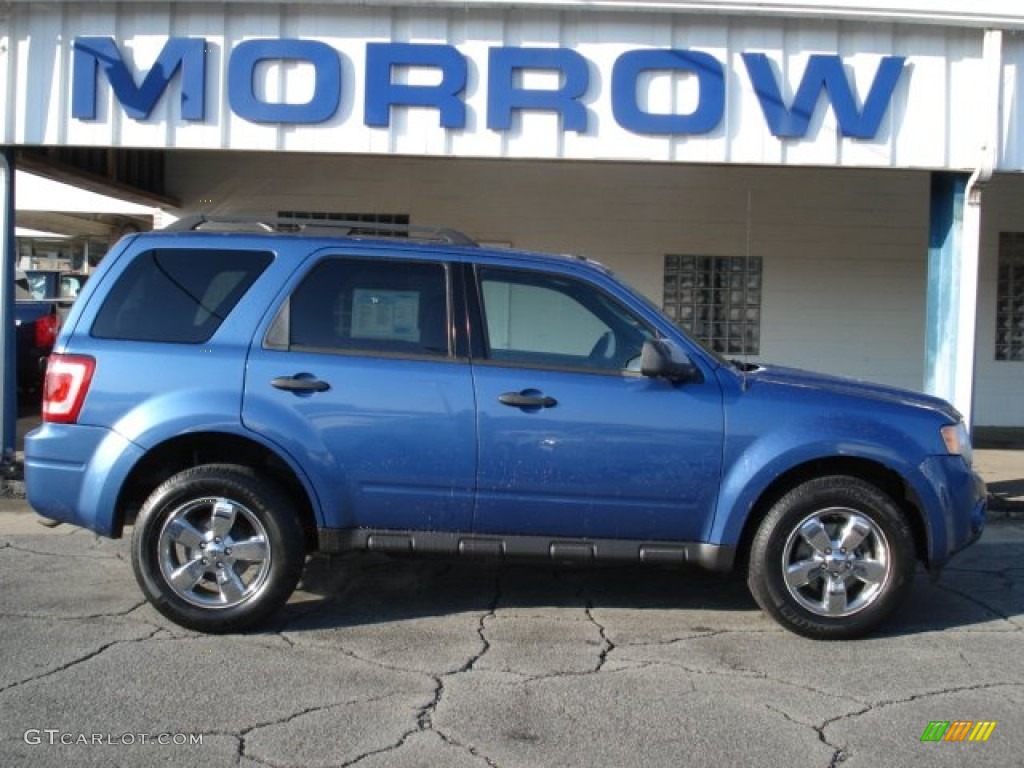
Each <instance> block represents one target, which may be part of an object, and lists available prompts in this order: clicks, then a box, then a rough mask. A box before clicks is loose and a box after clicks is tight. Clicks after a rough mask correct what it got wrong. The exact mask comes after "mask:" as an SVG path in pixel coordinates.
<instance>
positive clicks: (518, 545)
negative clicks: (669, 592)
mask: <svg viewBox="0 0 1024 768" xmlns="http://www.w3.org/2000/svg"><path fill="white" fill-rule="evenodd" d="M317 533H318V538H319V544H320V547H319V549H320V551H321V552H327V553H334V552H351V551H353V550H361V551H366V552H384V553H386V554H391V555H446V556H464V557H483V558H498V559H513V558H522V559H528V560H554V561H558V562H573V563H647V564H651V565H685V564H691V565H697V566H700V567H702V568H706V569H708V570H711V571H728V570H730V569H731V568H732V565H733V561H734V560H735V557H736V549H735V547H723V546H718V545H716V544H705V543H702V542H688V541H637V540H632V539H568V538H551V537H549V536H504V535H501V536H498V535H486V534H471V533H464V532H457V531H396V530H389V529H375V528H320V529H319V530H318V532H317Z"/></svg>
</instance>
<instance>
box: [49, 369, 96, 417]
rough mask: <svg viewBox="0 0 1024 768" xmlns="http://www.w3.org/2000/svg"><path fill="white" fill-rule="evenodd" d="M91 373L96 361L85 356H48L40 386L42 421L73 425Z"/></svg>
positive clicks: (89, 381) (79, 410) (83, 400)
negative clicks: (44, 377)
mask: <svg viewBox="0 0 1024 768" xmlns="http://www.w3.org/2000/svg"><path fill="white" fill-rule="evenodd" d="M94 370H96V361H95V360H94V359H93V358H91V357H89V356H88V355H50V360H49V362H48V363H47V365H46V381H45V383H44V384H43V421H49V422H56V423H60V424H74V423H75V422H77V421H78V414H79V413H80V412H81V410H82V404H83V403H85V396H86V395H87V394H88V392H89V384H90V383H91V382H92V374H93V371H94Z"/></svg>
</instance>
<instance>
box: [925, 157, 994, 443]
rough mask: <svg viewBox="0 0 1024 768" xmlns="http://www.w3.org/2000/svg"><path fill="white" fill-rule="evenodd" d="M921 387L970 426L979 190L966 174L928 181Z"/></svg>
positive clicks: (939, 175)
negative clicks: (923, 363)
mask: <svg viewBox="0 0 1024 768" xmlns="http://www.w3.org/2000/svg"><path fill="white" fill-rule="evenodd" d="M930 212H931V218H930V223H929V238H928V302H927V313H926V314H927V327H926V330H925V371H924V388H925V391H926V392H928V393H929V394H933V395H938V396H939V397H941V398H944V399H945V400H948V401H949V402H951V403H953V405H954V406H956V408H957V409H958V410H959V411H960V412H961V413H962V414H963V416H964V421H965V422H967V425H968V426H971V420H972V412H973V397H974V356H975V332H976V329H977V314H978V262H979V247H980V242H979V241H980V226H979V222H980V218H981V187H980V185H977V186H975V185H973V184H972V180H971V178H969V177H968V175H967V174H965V173H949V172H936V173H933V174H932V178H931V207H930Z"/></svg>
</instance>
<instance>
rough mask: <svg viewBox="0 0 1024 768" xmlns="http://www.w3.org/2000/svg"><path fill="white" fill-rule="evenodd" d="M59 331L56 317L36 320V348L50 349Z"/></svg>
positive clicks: (48, 316)
mask: <svg viewBox="0 0 1024 768" xmlns="http://www.w3.org/2000/svg"><path fill="white" fill-rule="evenodd" d="M59 330H60V318H59V317H57V315H46V316H45V317H40V318H39V319H38V320H36V346H37V347H52V346H53V343H54V342H55V341H57V332H58V331H59Z"/></svg>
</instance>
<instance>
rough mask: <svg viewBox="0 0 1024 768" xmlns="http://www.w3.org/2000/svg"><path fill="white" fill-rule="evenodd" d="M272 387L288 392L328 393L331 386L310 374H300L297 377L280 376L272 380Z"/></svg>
mask: <svg viewBox="0 0 1024 768" xmlns="http://www.w3.org/2000/svg"><path fill="white" fill-rule="evenodd" d="M270 386H272V387H276V388H277V389H283V390H284V391H286V392H326V391H327V390H328V389H330V388H331V385H330V384H328V383H327V382H326V381H321V380H320V379H318V378H316V377H314V376H311V375H310V374H308V373H299V374H296V375H295V376H278V377H277V378H276V379H272V380H271V382H270Z"/></svg>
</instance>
